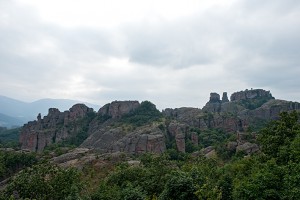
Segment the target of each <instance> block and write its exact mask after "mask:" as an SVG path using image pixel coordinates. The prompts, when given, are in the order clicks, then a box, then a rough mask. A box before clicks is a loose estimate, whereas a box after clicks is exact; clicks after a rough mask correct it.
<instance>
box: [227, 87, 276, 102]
mask: <svg viewBox="0 0 300 200" xmlns="http://www.w3.org/2000/svg"><path fill="white" fill-rule="evenodd" d="M259 97H265V98H269V99H272V98H273V97H272V94H271V93H270V91H266V90H263V89H251V90H245V91H240V92H235V93H233V94H232V95H231V96H230V100H231V101H240V100H245V99H254V98H259Z"/></svg>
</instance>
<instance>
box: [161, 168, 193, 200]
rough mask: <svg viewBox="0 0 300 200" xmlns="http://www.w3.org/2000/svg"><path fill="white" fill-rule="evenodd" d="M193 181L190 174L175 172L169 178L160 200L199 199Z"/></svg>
mask: <svg viewBox="0 0 300 200" xmlns="http://www.w3.org/2000/svg"><path fill="white" fill-rule="evenodd" d="M195 191H196V190H195V186H194V183H193V179H192V177H191V176H190V174H189V173H186V172H180V171H175V172H173V173H171V174H169V176H168V181H167V182H166V184H165V188H164V190H163V192H162V193H161V195H160V196H159V199H160V200H165V199H166V200H185V199H190V200H193V199H197V198H196V195H195V194H194V193H195Z"/></svg>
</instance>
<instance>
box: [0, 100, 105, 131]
mask: <svg viewBox="0 0 300 200" xmlns="http://www.w3.org/2000/svg"><path fill="white" fill-rule="evenodd" d="M77 103H82V102H81V101H76V100H70V99H40V100H37V101H34V102H30V103H28V102H23V101H20V100H16V99H12V98H9V97H6V96H1V95H0V113H1V115H0V126H6V127H11V126H15V125H16V126H21V125H23V124H24V123H26V122H28V121H30V120H33V119H35V118H36V116H37V115H38V113H41V115H42V116H44V115H47V113H48V109H49V108H58V109H59V110H60V111H65V110H69V108H71V107H72V106H73V105H74V104H77ZM84 104H86V105H87V106H88V107H91V108H93V109H94V110H96V111H97V110H98V109H99V107H100V106H98V105H93V104H89V103H84Z"/></svg>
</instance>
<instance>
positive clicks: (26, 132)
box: [19, 104, 93, 152]
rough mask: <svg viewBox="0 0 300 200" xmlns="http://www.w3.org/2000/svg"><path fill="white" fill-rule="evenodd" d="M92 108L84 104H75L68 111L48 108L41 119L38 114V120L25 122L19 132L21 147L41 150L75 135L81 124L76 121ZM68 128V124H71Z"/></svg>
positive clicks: (91, 110)
mask: <svg viewBox="0 0 300 200" xmlns="http://www.w3.org/2000/svg"><path fill="white" fill-rule="evenodd" d="M89 112H93V109H91V108H88V107H87V106H85V105H84V104H76V105H74V106H73V107H72V108H70V110H69V111H65V112H60V111H59V110H58V109H57V108H50V109H49V112H48V115H47V116H45V117H44V118H43V119H42V118H41V116H40V114H39V115H38V117H37V119H38V121H32V122H28V123H27V124H25V125H24V126H23V127H22V129H21V133H20V138H19V142H20V144H21V149H28V150H30V151H37V152H41V151H43V150H44V148H45V147H46V146H48V145H50V144H52V143H55V142H59V141H61V140H63V139H66V138H68V137H70V136H74V135H76V133H77V132H78V131H80V130H81V127H77V126H82V125H83V124H77V125H76V123H75V122H76V121H77V120H80V119H82V118H83V117H85V116H87V115H88V113H89ZM72 123H73V125H72V127H70V128H69V129H68V128H66V126H68V124H72Z"/></svg>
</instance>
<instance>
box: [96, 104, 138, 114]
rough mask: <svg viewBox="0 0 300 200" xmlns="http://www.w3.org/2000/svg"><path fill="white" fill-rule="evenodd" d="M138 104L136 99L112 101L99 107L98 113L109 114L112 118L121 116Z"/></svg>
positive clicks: (135, 107)
mask: <svg viewBox="0 0 300 200" xmlns="http://www.w3.org/2000/svg"><path fill="white" fill-rule="evenodd" d="M139 106H140V103H139V102H138V101H113V102H112V103H109V104H106V105H105V106H103V107H102V108H100V109H99V111H98V114H100V115H102V116H105V115H106V116H110V117H112V118H121V117H122V116H123V115H125V114H128V113H130V112H132V111H134V110H135V109H137V108H138V107H139Z"/></svg>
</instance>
